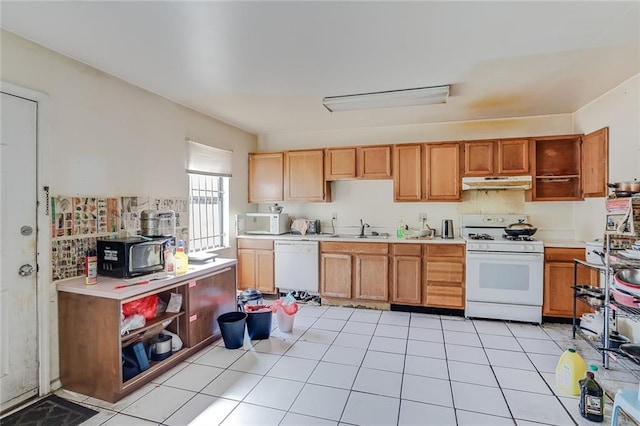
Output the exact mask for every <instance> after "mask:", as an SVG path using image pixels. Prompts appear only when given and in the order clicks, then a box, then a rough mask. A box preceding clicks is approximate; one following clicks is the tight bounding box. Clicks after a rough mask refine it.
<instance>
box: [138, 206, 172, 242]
mask: <svg viewBox="0 0 640 426" xmlns="http://www.w3.org/2000/svg"><path fill="white" fill-rule="evenodd" d="M140 234H141V235H144V236H145V237H173V236H175V235H176V213H175V212H174V211H173V210H143V211H142V213H141V214H140Z"/></svg>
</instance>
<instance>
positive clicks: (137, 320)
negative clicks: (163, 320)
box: [120, 314, 147, 336]
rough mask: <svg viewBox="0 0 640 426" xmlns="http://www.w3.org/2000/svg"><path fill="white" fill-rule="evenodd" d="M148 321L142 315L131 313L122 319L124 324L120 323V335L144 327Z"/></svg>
mask: <svg viewBox="0 0 640 426" xmlns="http://www.w3.org/2000/svg"><path fill="white" fill-rule="evenodd" d="M146 323H147V321H146V320H145V319H144V317H143V316H142V315H138V314H136V315H131V316H130V317H126V318H125V319H124V320H122V324H121V325H120V335H121V336H124V335H125V334H127V333H128V332H129V331H131V330H135V329H136V328H140V327H144V325H145V324H146Z"/></svg>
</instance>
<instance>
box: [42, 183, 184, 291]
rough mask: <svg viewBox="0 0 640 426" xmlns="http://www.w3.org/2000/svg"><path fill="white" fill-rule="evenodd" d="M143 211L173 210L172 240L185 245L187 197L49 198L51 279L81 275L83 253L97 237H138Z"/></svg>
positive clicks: (82, 270)
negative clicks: (174, 225) (174, 234)
mask: <svg viewBox="0 0 640 426" xmlns="http://www.w3.org/2000/svg"><path fill="white" fill-rule="evenodd" d="M143 210H173V211H174V212H175V213H176V240H184V242H185V245H187V244H188V240H189V202H188V199H187V198H154V197H98V196H82V197H70V196H64V195H60V196H57V197H52V198H51V277H52V280H53V281H58V280H63V279H67V278H74V277H79V276H82V275H84V257H85V253H86V251H87V250H89V249H95V248H96V239H97V238H99V237H109V236H118V235H120V236H134V235H139V234H140V213H142V211H143ZM187 249H188V247H187Z"/></svg>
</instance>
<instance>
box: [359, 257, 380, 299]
mask: <svg viewBox="0 0 640 426" xmlns="http://www.w3.org/2000/svg"><path fill="white" fill-rule="evenodd" d="M353 261H354V280H353V281H354V288H355V298H356V299H365V300H377V301H381V302H386V301H388V300H389V281H388V277H389V257H388V256H387V255H384V254H356V255H354V256H353Z"/></svg>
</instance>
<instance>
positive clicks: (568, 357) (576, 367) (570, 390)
mask: <svg viewBox="0 0 640 426" xmlns="http://www.w3.org/2000/svg"><path fill="white" fill-rule="evenodd" d="M586 371H587V363H586V362H584V359H582V357H581V356H580V354H579V353H577V352H576V350H575V349H573V348H571V349H567V350H566V351H564V353H563V354H562V356H561V357H560V360H559V361H558V365H557V366H556V386H557V387H558V388H559V389H561V390H562V391H563V392H565V393H567V394H569V395H576V396H577V395H580V384H579V383H578V382H579V380H580V378H581V377H584V375H585V372H586Z"/></svg>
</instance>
